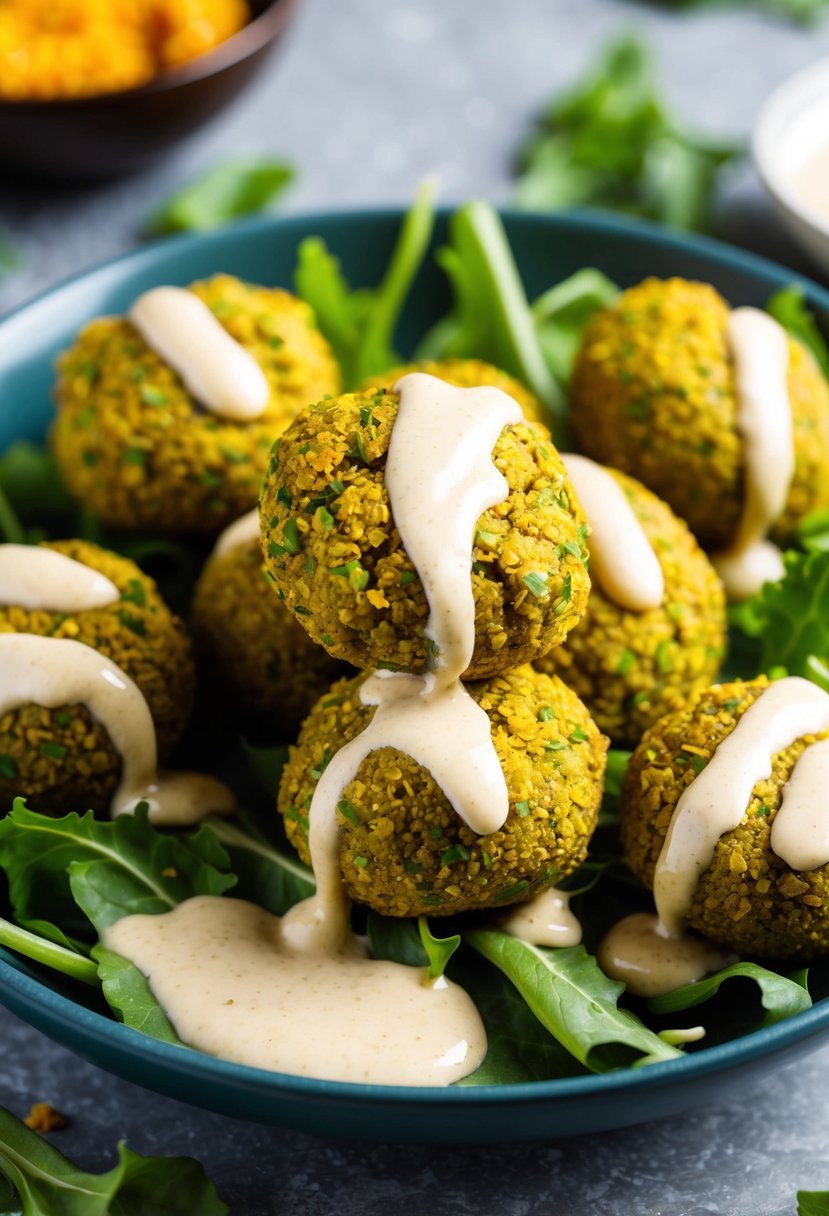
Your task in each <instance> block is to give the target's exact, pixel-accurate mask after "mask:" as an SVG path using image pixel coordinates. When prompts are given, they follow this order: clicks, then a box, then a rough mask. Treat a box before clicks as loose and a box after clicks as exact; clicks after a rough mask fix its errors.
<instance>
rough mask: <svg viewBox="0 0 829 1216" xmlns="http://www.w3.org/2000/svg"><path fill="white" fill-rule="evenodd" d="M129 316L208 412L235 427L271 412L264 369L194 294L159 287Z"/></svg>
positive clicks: (142, 299) (149, 343) (174, 288)
mask: <svg viewBox="0 0 829 1216" xmlns="http://www.w3.org/2000/svg"><path fill="white" fill-rule="evenodd" d="M127 315H128V317H129V320H130V321H131V322H132V324H133V325H134V326H135V328H136V329H137V330H138V332H139V333H140V334H141V337H142V338H143V339H144V341H145V342H146V343H147V345H148V346H150V347H152V349H153V350H154V351H155V352H156V354H157V355H159V356H160V357H161V358H162V359H163V360H164V362H165V363H167V364H168V365H169V366H170V367H172V368H173V370H174V371H176V372H178V374H179V376H181V378H182V380H183V381H184V384H185V386H186V388H187V390H188V392H190V393H191V394H192V395H193V397H195V399H196V400H197V401H198V402H199V404H200V405H203V406H204V408H205V409H207V410H210V411H211V412H212V413H214V414H217V415H218V416H219V417H220V418H226V419H228V421H230V422H252V421H253V420H254V419H255V418H260V417H261V416H262V414H263V413H264V412H265V410H266V409H267V405H268V401H269V399H270V387H269V385H268V381H267V378H266V376H265V373H264V372H263V371H262V368H261V367H260V366H259V364H258V363H257V362H256V360H255V359H254V357H253V355H251V354H250V353H249V352H248V351H246V350H245V348H244V346H242V345H241V344H240V343H239V342H237V341H236V340H235V338H232V337H231V336H230V334H229V333H228V332H227V330H226V329H225V328H224V326H223V325H222V324H221V323H220V322H219V321H218V320H217V319H216V317H215V316H214V315H213V313H212V312H211V311H210V309H209V308H208V307H207V305H206V304H205V303H204V301H203V300H200V299H199V297H198V296H196V295H194V294H193V292H192V291H187V290H186V289H185V288H183V287H154V288H152V290H151V291H145V292H144V294H143V295H141V296H139V297H138V299H137V300H136V301H135V303H134V304H133V306H132V308H131V309H130V310H129V313H128V314H127Z"/></svg>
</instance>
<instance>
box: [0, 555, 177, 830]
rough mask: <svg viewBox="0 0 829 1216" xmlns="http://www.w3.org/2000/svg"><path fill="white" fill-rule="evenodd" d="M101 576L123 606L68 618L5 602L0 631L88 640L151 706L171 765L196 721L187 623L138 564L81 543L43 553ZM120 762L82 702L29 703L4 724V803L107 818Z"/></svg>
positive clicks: (0, 750) (0, 759) (0, 735)
mask: <svg viewBox="0 0 829 1216" xmlns="http://www.w3.org/2000/svg"><path fill="white" fill-rule="evenodd" d="M45 548H47V549H54V550H55V551H56V552H58V553H63V554H65V555H66V556H67V557H71V558H73V560H75V561H78V562H81V563H82V564H83V565H84V566H88V567H89V568H90V569H91V570H97V571H99V572H100V573H101V574H103V575H105V576H106V577H107V578H108V579H110V581H111V582H113V583H114V584H115V586H116V587H117V588H118V590H119V591H120V593H121V598H120V600H118V601H116V602H115V603H113V604H108V605H106V607H103V608H90V609H87V610H86V611H84V612H76V613H72V614H69V615H67V614H66V613H62V612H48V611H42V610H29V609H26V608H20V607H14V606H9V605H0V633H34V634H38V635H39V636H42V637H49V638H67V639H69V640H71V641H73V642H82V643H83V644H84V645H85V646H90V647H91V648H92V649H93V650H97V651H98V652H99V653H100V654H103V655H105V656H106V657H107V658H108V659H111V660H112V662H113V663H116V664H117V665H118V666H119V667H120V668H122V670H123V671H124V672H126V674H127V675H128V676H129V677H130V679H132V680H134V681H135V683H136V684H137V685H138V687H139V689H140V690H141V692H142V693H143V694H144V697H145V699H146V701H147V705H148V706H149V709H150V713H151V714H152V718H153V722H154V724H155V728H156V736H157V739H158V750H159V755H160V757H161V758H162V759H165V758H167V757H168V756H169V755H170V754H171V753H172V751H173V749H174V748H175V746H176V744H177V743H178V741H179V739H180V737H181V735H182V732H183V731H184V728H185V726H186V725H187V721H188V719H189V716H190V709H191V707H192V701H193V683H194V668H193V659H192V655H191V649H190V642H189V639H188V638H187V635H186V634H185V632H184V627H183V625H182V622H181V621H180V620H179V618H178V617H177V616H174V615H173V614H172V613H171V612H170V610H169V609H168V608H167V606H166V605H165V603H164V601H163V600H162V598H161V596H160V595H159V593H158V589H157V587H156V585H155V583H154V582H153V580H152V579H151V578H149V577H148V576H147V575H146V574H144V573H143V571H141V570H140V569H139V568H138V566H136V565H135V563H134V562H131V561H129V560H128V559H127V558H125V557H120V556H119V555H117V554H115V553H110V552H109V551H108V550H106V549H101V548H99V547H98V546H97V545H93V544H90V543H88V542H87V541H81V540H64V541H53V542H50V543H49V544H47V545H46V546H45ZM120 774H121V757H120V756H119V754H118V752H117V751H116V750H115V748H114V746H113V744H112V743H111V742H110V739H109V735H108V734H107V732H106V730H105V728H104V726H103V725H102V724H101V723H100V722H99V721H98V720H97V719H96V718H94V717H93V716H92V714H91V713H90V712H89V710H88V709H86V707H85V706H83V705H66V706H63V707H61V708H60V709H44V708H42V707H40V706H37V705H27V706H24V707H23V708H21V709H16V710H12V711H11V712H10V713H7V714H5V715H4V716H3V717H0V804H2V803H8V802H9V801H10V800H11V799H12V798H13V797H15V796H16V795H18V794H19V795H23V796H25V797H26V798H28V799H29V804H30V805H31V806H32V808H33V809H34V810H37V811H41V812H43V813H45V814H55V815H65V814H66V813H67V812H69V811H79V812H83V811H86V810H89V809H90V808H91V809H92V810H95V811H100V812H103V811H106V810H107V809H108V808H109V803H110V801H111V799H112V795H113V794H114V793H115V790H116V788H117V786H118V782H119V780H120Z"/></svg>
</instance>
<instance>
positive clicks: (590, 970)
mask: <svg viewBox="0 0 829 1216" xmlns="http://www.w3.org/2000/svg"><path fill="white" fill-rule="evenodd" d="M465 941H467V942H468V943H469V945H471V946H473V947H474V948H475V949H476V950H478V951H479V952H480V953H481V954H482V955H483V956H484V957H485V958H488V959H489V961H490V962H491V963H494V964H495V966H496V967H499V968H500V969H501V971H503V973H504V975H505V976H506V977H507V979H509V980H510V981H511V982H512V983H513V984H514V985H515V987H516V988H517V989H518V991H519V992H520V993H521V996H522V997H523V998H524V1000H525V1001H526V1003H527V1005H528V1006H529V1008H530V1009H531V1010H532V1012H533V1013H534V1014H535V1016H536V1017H537V1018H538V1020H539V1021H540V1022H541V1023H542V1025H544V1026H546V1028H547V1030H549V1032H550V1034H552V1035H553V1036H554V1037H555V1038H556V1039H558V1041H559V1043H561V1044H562V1046H563V1047H566V1048H567V1050H568V1051H569V1052H570V1053H571V1055H573V1056H575V1058H576V1059H577V1060H579V1061H580V1063H582V1064H584V1065H585V1066H586V1067H587V1068H589V1069H590V1070H591V1071H592V1072H606V1071H608V1070H609V1069H612V1068H617V1067H620V1066H622V1065H623V1064H629V1063H630V1060H631V1056H634V1057H638V1058H635V1059H634V1063H633V1066H634V1067H637V1066H639V1065H642V1064H650V1063H654V1062H656V1061H660V1060H672V1059H676V1058H677V1057H679V1056H681V1055H682V1053H681V1052H680V1051H678V1050H677V1049H676V1048H675V1047H672V1046H671V1045H670V1044H668V1043H665V1042H664V1041H663V1040H662V1039H660V1038H659V1036H658V1035H655V1034H654V1033H653V1032H652V1031H650V1030H648V1028H647V1027H646V1026H645V1025H643V1023H642V1022H640V1020H639V1019H638V1018H637V1017H636V1016H635V1014H633V1013H631V1012H630V1011H629V1010H627V1009H619V1008H618V1005H617V1001H618V999H619V997H620V996H621V995H622V993H623V992H624V984H618V983H616V982H615V981H614V980H610V979H608V978H607V976H606V975H604V974H603V973H602V971H600V969H599V966H598V964H597V962H596V960H595V958H593V956H592V955H590V954H588V953H587V951H586V950H585V948H584V947H583V946H569V947H566V948H563V949H559V950H545V949H541V948H540V947H538V946H532V945H530V944H529V943H528V942H524V941H521V940H520V939H519V938H517V937H511V936H510V935H509V934H508V933H502V932H500V931H498V930H496V929H473V930H470V931H469V932H468V933H467V934H465Z"/></svg>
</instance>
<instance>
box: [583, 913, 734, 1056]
mask: <svg viewBox="0 0 829 1216" xmlns="http://www.w3.org/2000/svg"><path fill="white" fill-rule="evenodd" d="M596 957H597V959H598V962H599V966H600V967H601V969H602V971H603V972H604V973H605V975H607V976H609V977H610V978H611V979H612V980H619V982H620V983H622V984H625V985H626V986H627V989H628V991H629V992H632V993H633V994H634V996H642V997H652V996H662V995H663V993H666V992H673V991H674V989H675V988H681V987H683V985H685V984H693V983H694V982H695V981H696V980H701V979H702V978H703V976H705V975H710V974H711V972H712V971H719V970H720V969H721V968H723V967H727V966H729V965H730V964H731V963H733V962H736V956H735V955H733V954H729V953H727V952H726V951H724V950H720V949H719V948H718V947H717V946H715V945H714V944H713V943H712V942H707V941H705V939H704V938H701V937H695V936H694V935H693V934H691V933H682V934H681V936H679V937H674V936H672V935H671V934H669V933H668V932H667V930H666V929H665V927H664V925H663V924H662V923H661V922H660V920H659V918H658V917H657V916H654V915H653V913H652V912H635V913H634V914H633V915H632V916H626V917H625V918H624V919H623V920H620V921H618V922H617V923H616V924H615V925H614V926H613V928H612V929H611V930H610V931H609V932H608V933H607V934H606V936H605V937H604V938H603V940H602V943H601V945H600V946H599V949H598V951H597V954H596ZM696 1037H699V1036H696Z"/></svg>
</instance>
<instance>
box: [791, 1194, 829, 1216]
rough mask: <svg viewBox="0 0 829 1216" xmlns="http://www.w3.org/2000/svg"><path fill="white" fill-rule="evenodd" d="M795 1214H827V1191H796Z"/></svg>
mask: <svg viewBox="0 0 829 1216" xmlns="http://www.w3.org/2000/svg"><path fill="white" fill-rule="evenodd" d="M797 1216H829V1191H798V1192H797Z"/></svg>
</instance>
